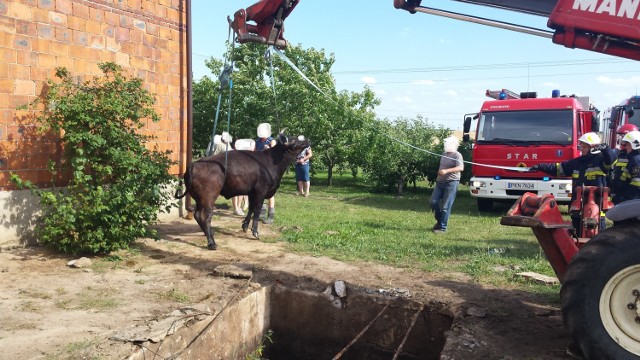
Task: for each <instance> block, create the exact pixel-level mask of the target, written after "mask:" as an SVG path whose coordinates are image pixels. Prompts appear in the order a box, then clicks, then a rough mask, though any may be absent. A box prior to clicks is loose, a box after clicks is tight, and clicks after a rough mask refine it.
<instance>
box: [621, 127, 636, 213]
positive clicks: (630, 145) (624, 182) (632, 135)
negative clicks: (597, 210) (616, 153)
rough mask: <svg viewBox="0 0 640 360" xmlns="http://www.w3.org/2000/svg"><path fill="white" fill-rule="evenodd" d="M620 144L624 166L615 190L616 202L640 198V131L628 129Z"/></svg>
mask: <svg viewBox="0 0 640 360" xmlns="http://www.w3.org/2000/svg"><path fill="white" fill-rule="evenodd" d="M620 144H621V145H622V146H624V151H625V153H626V160H627V163H626V166H625V167H624V168H623V169H622V173H621V175H620V181H619V184H618V189H617V192H616V199H617V201H618V203H620V202H623V201H627V200H633V199H640V131H637V130H636V131H630V132H628V133H627V134H626V135H625V136H623V137H622V140H621V141H620Z"/></svg>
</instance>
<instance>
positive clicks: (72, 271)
mask: <svg viewBox="0 0 640 360" xmlns="http://www.w3.org/2000/svg"><path fill="white" fill-rule="evenodd" d="M220 214H221V219H220V220H218V221H216V222H215V226H216V227H217V232H216V238H217V242H218V250H217V251H209V250H207V249H206V240H205V238H204V235H203V234H202V233H201V231H200V230H199V228H198V226H197V224H196V222H195V221H194V220H184V219H180V220H176V221H172V222H168V223H163V224H161V225H159V227H158V228H159V230H160V233H161V240H160V241H154V240H146V241H141V242H140V243H139V244H137V246H136V248H137V249H139V251H137V250H136V251H130V252H126V253H123V254H121V255H120V258H119V259H112V260H114V261H105V260H104V258H102V259H99V258H93V259H91V260H92V262H93V264H92V265H91V266H89V267H87V268H73V267H70V266H67V263H68V262H69V261H71V260H73V259H75V258H74V257H71V256H61V255H57V254H52V253H50V252H47V251H45V250H43V249H42V248H39V247H28V248H23V247H5V248H3V249H1V251H0V289H2V291H0V310H1V311H0V359H124V358H127V357H128V356H129V355H130V354H132V353H133V352H134V351H136V349H138V347H137V346H136V345H134V344H132V343H128V342H122V341H115V340H110V338H111V337H113V335H114V334H115V333H118V332H119V331H121V330H123V329H125V328H127V327H131V326H132V325H135V324H144V323H147V322H149V321H151V320H153V319H158V318H161V317H162V316H163V315H165V314H168V313H171V312H172V311H174V310H176V309H179V308H184V307H193V308H195V309H201V310H202V311H205V310H204V309H206V311H210V312H212V313H216V312H220V311H223V309H224V307H225V305H227V304H228V303H230V302H232V301H235V300H236V299H238V298H241V297H243V296H244V295H246V294H248V293H250V292H251V291H255V289H256V288H259V287H260V286H268V285H272V284H280V285H284V286H287V287H292V288H297V289H304V290H310V291H317V292H323V291H324V290H325V289H326V288H327V285H328V284H331V283H333V282H335V281H336V280H344V281H345V282H346V283H347V286H348V287H350V288H354V289H355V288H358V289H360V290H359V291H362V289H370V290H371V291H373V292H376V291H377V292H380V290H385V291H388V293H392V292H394V291H395V290H397V289H404V290H408V294H409V295H410V297H411V299H413V300H414V301H418V302H421V303H424V304H428V305H429V306H430V307H431V308H435V309H437V311H440V312H441V313H442V314H446V315H450V316H451V317H453V318H454V324H453V327H452V328H451V330H450V331H449V332H448V333H447V342H446V344H445V347H444V350H443V352H442V355H441V359H443V360H453V359H459V360H473V359H483V360H492V359H503V360H507V359H571V357H569V356H568V355H567V354H566V351H565V348H566V345H567V344H568V342H569V335H568V333H567V332H566V330H565V329H564V328H563V325H562V316H561V314H560V311H559V309H558V307H557V306H556V305H552V304H548V303H545V302H544V300H541V299H539V298H536V297H532V296H531V295H530V294H527V293H524V292H520V291H516V290H505V289H498V288H490V287H484V286H479V285H478V284H474V283H473V282H471V281H470V279H469V278H468V277H466V276H465V275H463V274H453V273H446V274H433V273H425V272H418V271H413V270H407V269H397V268H391V267H387V266H381V265H376V264H369V263H342V262H339V261H335V260H332V259H329V258H324V257H312V256H303V255H299V254H294V253H288V252H286V251H285V250H284V245H283V244H282V243H273V242H272V243H268V242H262V241H258V240H255V239H253V238H252V236H251V234H250V233H248V234H245V233H243V232H242V231H241V230H240V221H241V220H240V218H238V217H234V216H232V215H231V214H230V212H229V211H228V210H220ZM275 231H278V228H277V222H276V224H274V225H271V226H267V225H262V224H261V227H260V234H261V237H262V239H263V240H264V239H268V238H269V237H274V236H275V235H276V233H275ZM116 260H117V261H116ZM225 264H248V265H249V267H251V268H253V276H252V278H251V280H250V281H249V282H248V281H247V280H246V279H237V278H231V277H220V276H213V272H214V269H215V268H216V267H218V266H220V265H225ZM383 292H384V291H383Z"/></svg>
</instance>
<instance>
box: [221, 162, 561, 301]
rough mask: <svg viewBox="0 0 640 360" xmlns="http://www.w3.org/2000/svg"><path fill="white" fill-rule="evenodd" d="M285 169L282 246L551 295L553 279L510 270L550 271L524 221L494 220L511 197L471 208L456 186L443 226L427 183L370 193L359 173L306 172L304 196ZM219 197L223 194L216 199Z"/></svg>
mask: <svg viewBox="0 0 640 360" xmlns="http://www.w3.org/2000/svg"><path fill="white" fill-rule="evenodd" d="M293 176H294V175H293V173H291V172H288V173H287V174H285V177H284V178H283V181H282V185H281V187H280V189H279V190H278V194H277V195H276V222H275V226H276V227H278V228H280V229H281V230H282V233H281V235H280V237H279V238H278V239H276V240H278V241H285V242H287V243H288V244H290V250H292V251H297V252H301V253H307V254H311V255H315V256H329V257H331V258H334V259H338V260H342V261H372V262H377V263H383V264H388V265H392V266H396V267H403V268H415V269H421V270H425V271H429V272H437V273H451V272H456V273H464V274H467V275H469V276H470V277H471V278H472V279H473V281H475V282H476V283H479V284H487V285H494V286H499V287H503V288H515V289H521V290H527V291H531V292H535V293H540V294H545V295H549V296H550V297H551V298H552V299H554V301H557V297H558V295H557V294H558V293H559V285H552V286H549V285H540V284H534V283H531V282H530V281H527V280H526V279H522V278H520V277H518V276H516V273H517V272H521V271H532V272H537V273H541V274H544V275H549V276H555V274H554V272H553V270H552V268H551V266H550V265H549V263H548V261H547V260H546V258H545V255H544V253H543V251H542V249H541V248H540V246H539V245H538V242H537V240H536V238H535V236H534V235H533V232H532V231H531V229H530V228H522V227H511V226H503V225H500V218H501V216H502V215H504V213H505V212H506V211H507V210H508V209H509V207H510V206H511V205H512V203H511V202H510V203H505V204H496V206H495V210H494V211H492V212H479V211H478V210H477V206H476V202H475V199H474V198H472V197H471V196H470V195H469V190H468V188H467V187H465V186H460V188H459V191H458V195H457V197H456V201H455V203H454V205H453V210H452V214H451V217H450V218H449V227H448V229H447V232H446V233H444V234H434V233H432V231H431V228H432V226H433V225H434V223H435V219H434V217H433V214H432V213H431V211H430V208H429V198H430V196H431V191H432V187H430V186H429V185H428V184H426V183H422V184H420V183H419V184H418V187H417V188H413V187H410V188H409V189H407V190H406V192H405V194H404V196H401V197H397V196H394V195H392V194H381V193H373V192H371V191H370V188H369V187H368V186H367V184H366V183H365V182H364V180H362V179H353V178H352V177H351V176H350V175H342V176H341V175H336V176H335V177H334V184H333V186H326V185H325V184H326V174H317V175H316V176H314V178H313V179H312V184H311V195H310V196H309V197H306V198H305V197H302V196H297V195H296V194H295V193H296V185H295V181H294V178H293ZM219 201H225V200H224V199H222V200H219Z"/></svg>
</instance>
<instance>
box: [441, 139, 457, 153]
mask: <svg viewBox="0 0 640 360" xmlns="http://www.w3.org/2000/svg"><path fill="white" fill-rule="evenodd" d="M459 144H460V140H458V138H457V137H455V136H453V135H452V136H449V137H448V138H446V139H444V151H446V152H455V151H457V150H458V145H459Z"/></svg>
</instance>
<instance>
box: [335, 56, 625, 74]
mask: <svg viewBox="0 0 640 360" xmlns="http://www.w3.org/2000/svg"><path fill="white" fill-rule="evenodd" d="M625 62H628V61H627V60H611V59H584V60H566V61H537V62H515V63H494V64H479V65H461V66H443V67H426V68H398V69H370V70H344V71H333V72H332V73H333V74H339V75H349V74H351V75H357V74H380V73H386V74H398V73H416V72H450V71H473V70H486V69H493V70H498V69H505V68H510V69H514V68H532V67H534V68H538V67H558V66H581V65H598V64H606V65H610V64H615V63H625Z"/></svg>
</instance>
